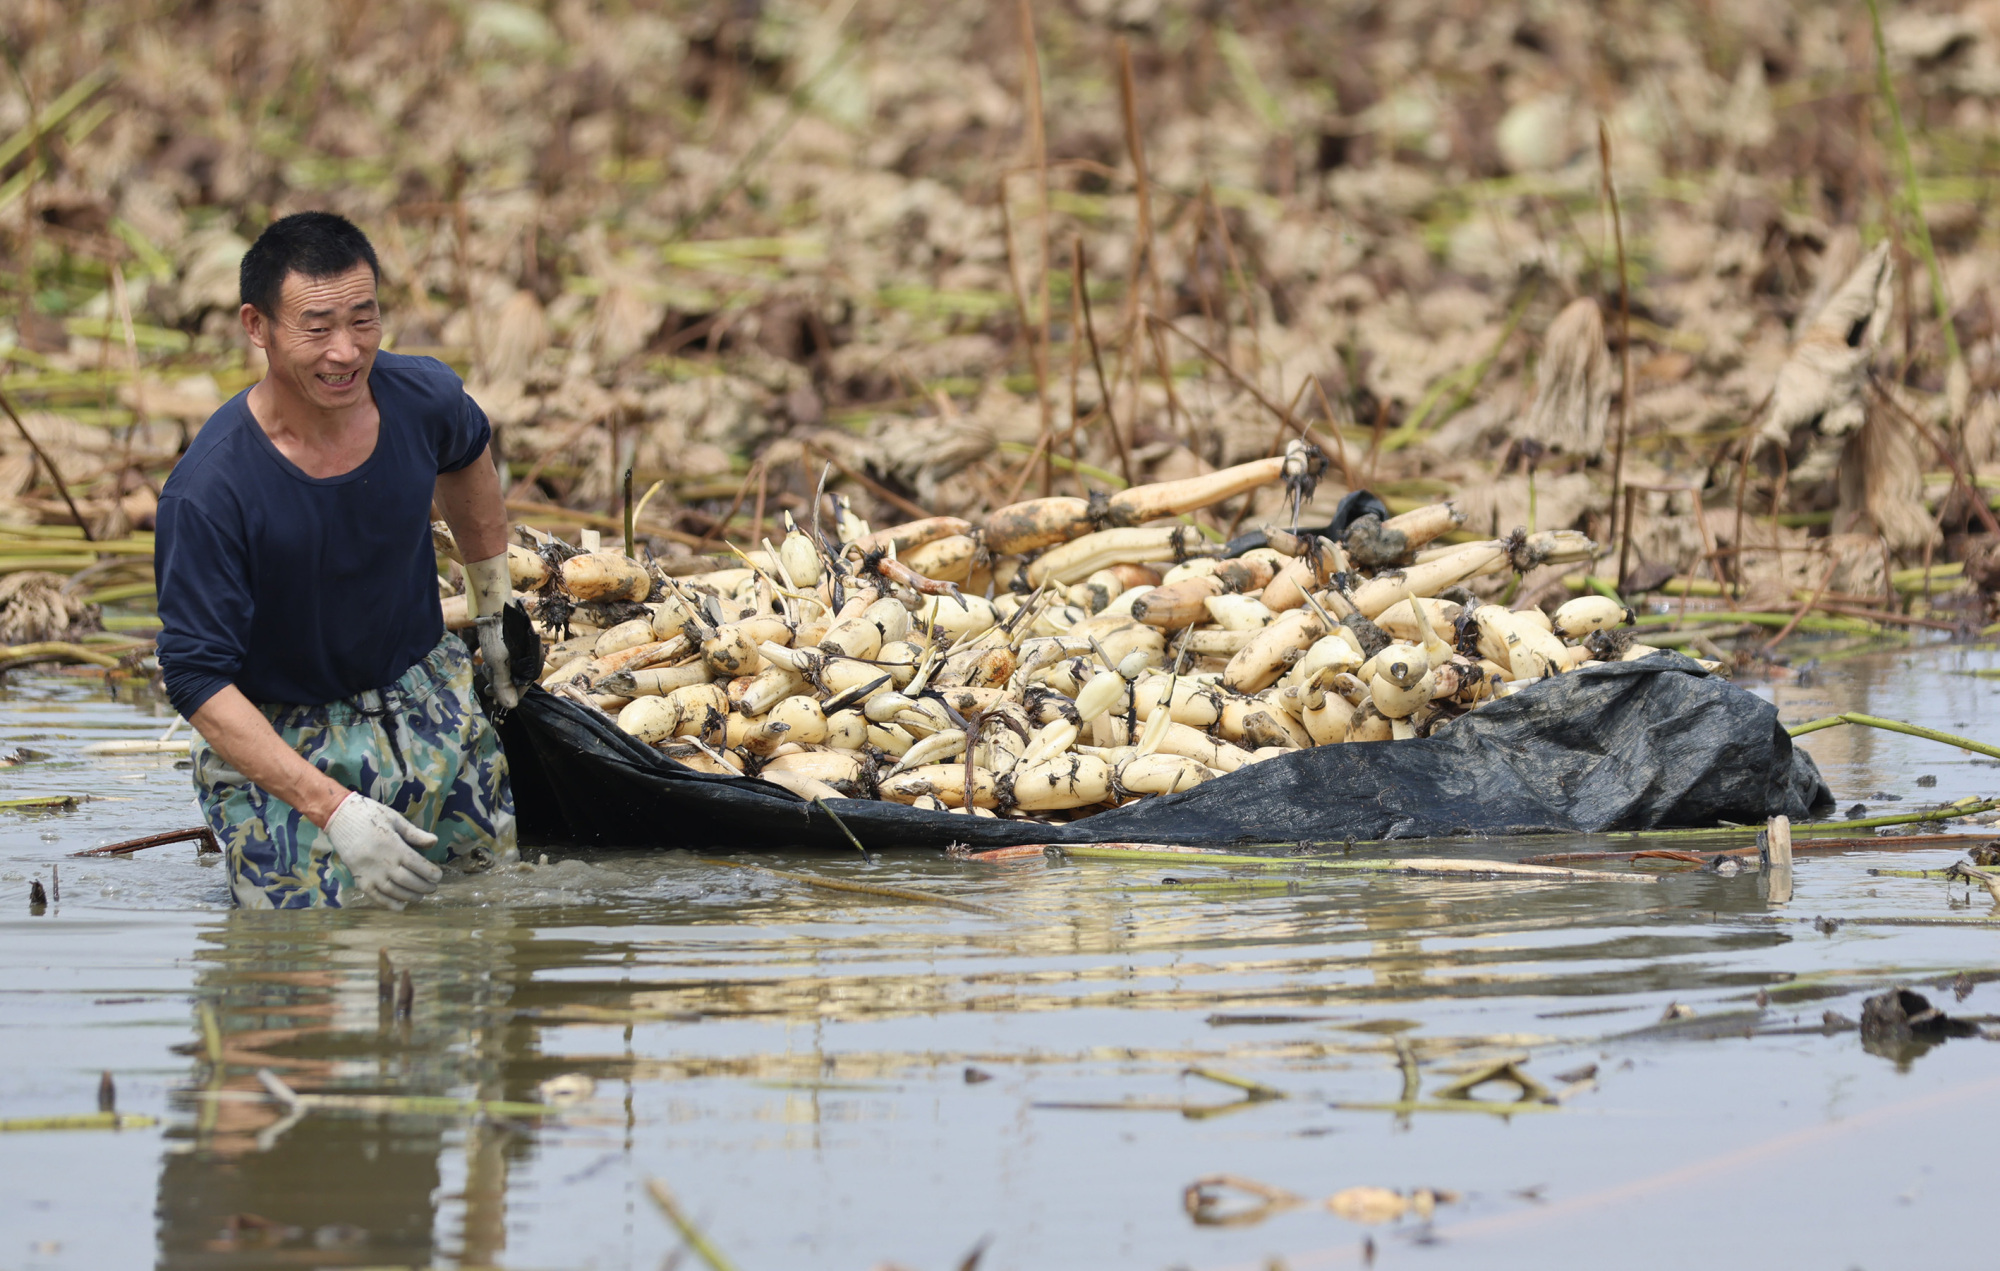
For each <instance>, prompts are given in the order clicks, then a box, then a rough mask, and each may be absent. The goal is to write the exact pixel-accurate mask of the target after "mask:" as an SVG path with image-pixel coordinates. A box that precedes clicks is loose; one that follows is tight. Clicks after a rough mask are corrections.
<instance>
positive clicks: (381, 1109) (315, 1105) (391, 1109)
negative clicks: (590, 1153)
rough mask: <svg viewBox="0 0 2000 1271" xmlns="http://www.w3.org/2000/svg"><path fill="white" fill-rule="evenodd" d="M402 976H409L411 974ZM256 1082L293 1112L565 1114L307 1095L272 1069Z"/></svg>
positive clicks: (525, 1107) (469, 1102) (504, 1102)
mask: <svg viewBox="0 0 2000 1271" xmlns="http://www.w3.org/2000/svg"><path fill="white" fill-rule="evenodd" d="M403 974H404V975H406V976H407V975H408V974H409V972H408V971H405V972H403ZM257 1080H258V1082H259V1083H260V1084H262V1085H263V1087H264V1091H265V1093H266V1094H268V1095H269V1096H270V1097H271V1098H272V1099H273V1100H275V1101H276V1102H278V1103H281V1104H283V1105H284V1106H285V1107H287V1108H290V1109H293V1110H294V1111H299V1110H303V1111H307V1112H311V1111H316V1110H324V1111H329V1112H361V1113H366V1114H369V1115H373V1116H444V1117H545V1116H553V1115H555V1114H556V1113H558V1112H560V1111H562V1109H560V1108H556V1107H551V1106H550V1105H548V1104H544V1103H517V1102H515V1101H513V1100H509V1099H454V1098H451V1097H450V1096H447V1095H395V1094H305V1093H301V1092H300V1091H297V1090H294V1089H292V1088H291V1087H290V1086H288V1085H286V1084H285V1083H284V1082H283V1081H282V1080H280V1079H279V1077H278V1075H277V1074H276V1073H274V1072H272V1071H271V1070H270V1069H269V1068H259V1069H258V1070H257Z"/></svg>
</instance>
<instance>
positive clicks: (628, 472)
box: [624, 468, 763, 560]
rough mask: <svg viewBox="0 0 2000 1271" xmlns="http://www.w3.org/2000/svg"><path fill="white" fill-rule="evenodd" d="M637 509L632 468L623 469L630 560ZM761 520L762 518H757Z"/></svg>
mask: <svg viewBox="0 0 2000 1271" xmlns="http://www.w3.org/2000/svg"><path fill="white" fill-rule="evenodd" d="M638 519H639V518H638V509H637V508H635V507H633V506H632V469H630V468H627V469H625V544H624V546H625V555H626V556H627V557H628V558H629V559H631V560H638V559H639V552H638V544H637V541H636V536H635V533H634V530H633V526H634V524H635V523H636V522H637V521H638ZM758 519H759V520H762V519H763V518H761V517H760V518H758Z"/></svg>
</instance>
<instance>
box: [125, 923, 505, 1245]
mask: <svg viewBox="0 0 2000 1271" xmlns="http://www.w3.org/2000/svg"><path fill="white" fill-rule="evenodd" d="M532 938H533V933H532V931H529V930H526V929H521V928H518V927H516V926H515V924H514V923H513V922H512V920H511V917H510V915H509V914H508V913H507V912H506V911H504V910H496V911H470V910H465V911H456V912H452V911H441V912H440V913H439V914H438V915H436V916H435V917H432V918H430V919H429V920H428V921H425V922H422V923H411V922H407V921H399V920H397V919H396V918H395V916H393V915H387V914H364V913H351V914H326V913H306V914H286V915H280V914H271V913H250V912H243V911H237V912H232V913H229V914H228V915H226V916H224V917H223V919H222V921H221V922H219V923H218V924H216V925H215V926H213V927H211V928H209V929H208V930H206V931H205V932H203V933H202V937H201V941H200V946H199V948H198V950H197V952H196V965H197V971H196V975H195V989H196V992H195V1002H196V1025H197V1031H198V1032H199V1033H200V1034H201V1036H202V1040H201V1041H199V1042H198V1043H196V1044H195V1046H194V1047H193V1049H195V1050H196V1052H197V1055H196V1063H195V1066H194V1070H193V1073H192V1078H191V1081H190V1083H189V1084H188V1085H187V1086H186V1087H185V1088H184V1089H183V1090H182V1091H181V1092H180V1095H181V1099H180V1102H182V1103H183V1104H184V1105H185V1107H186V1108H187V1111H188V1114H189V1115H188V1120H187V1122H186V1123H185V1124H184V1125H183V1126H182V1127H181V1128H180V1129H179V1130H178V1131H177V1132H176V1135H175V1137H176V1138H178V1139H179V1140H180V1142H179V1143H178V1144H177V1147H178V1148H179V1150H177V1151H173V1152H170V1153H169V1154H168V1155H167V1156H166V1157H165V1158H164V1164H163V1168H162V1171H161V1176H160V1197H159V1206H158V1213H159V1216H160V1224H161V1225H160V1238H159V1249H160V1265H161V1266H163V1267H172V1268H181V1267H186V1268H202V1267H217V1266H237V1265H242V1266H250V1265H256V1266H265V1265H271V1264H272V1263H273V1262H274V1261H276V1262H286V1261H293V1260H303V1261H304V1262H305V1263H309V1264H310V1265H320V1266H342V1265H374V1264H379V1263H382V1262H385V1261H387V1262H393V1263H397V1264H404V1263H408V1264H414V1265H422V1264H427V1263H429V1262H430V1261H431V1259H432V1257H433V1255H434V1253H438V1252H440V1251H443V1252H447V1253H448V1254H449V1255H450V1256H452V1257H453V1258H455V1259H457V1260H460V1261H462V1262H464V1263H467V1264H471V1265H491V1264H493V1263H495V1261H496V1260H497V1257H498V1255H499V1254H500V1253H501V1252H502V1251H503V1250H504V1248H505V1244H506V1221H505V1218H506V1193H507V1180H508V1174H509V1170H510V1166H511V1161H512V1160H513V1158H515V1157H518V1156H519V1155H521V1154H522V1153H523V1152H525V1151H526V1150H528V1139H527V1138H526V1137H524V1136H523V1135H522V1134H521V1133H520V1132H519V1130H518V1128H517V1127H513V1126H509V1125H495V1124H489V1123H484V1122H481V1123H476V1124H472V1125H470V1126H465V1125H462V1124H460V1123H458V1122H455V1121H451V1120H447V1119H442V1118H438V1117H432V1116H409V1115H369V1114H356V1113H351V1112H345V1111H313V1112H309V1113H307V1114H305V1115H303V1116H296V1115H289V1114H287V1112H286V1110H285V1109H284V1108H283V1107H282V1106H281V1105H280V1104H278V1103H276V1102H274V1101H272V1100H270V1099H269V1098H268V1097H267V1094H266V1091H265V1089H264V1087H263V1085H262V1084H261V1082H260V1080H259V1078H258V1075H257V1074H258V1072H259V1071H260V1070H267V1071H269V1072H271V1073H273V1074H275V1075H276V1076H278V1077H279V1078H280V1079H281V1080H282V1081H284V1082H285V1083H286V1084H287V1085H289V1086H290V1087H292V1088H293V1089H295V1090H297V1091H300V1092H310V1093H323V1092H339V1093H383V1094H393V1095H408V1094H447V1093H454V1094H463V1095H470V1096H473V1097H478V1098H483V1099H505V1098H513V1099H521V1098H527V1099H532V1098H533V1097H534V1095H533V1092H532V1090H528V1091H522V1090H518V1089H515V1090H509V1089H508V1088H507V1087H506V1085H505V1078H506V1073H507V1070H508V1068H509V1064H510V1061H513V1062H516V1063H518V1062H520V1061H523V1060H526V1059H528V1058H529V1057H530V1056H531V1054H532V1049H533V1041H534V1039H533V1037H532V1035H523V1036H521V1037H512V1038H510V1037H509V1036H508V1029H509V1024H510V1010H509V1006H508V1003H509V999H510V997H511V996H512V993H513V991H514V985H515V983H516V980H517V975H516V972H515V967H514V964H515V943H516V941H517V940H522V939H526V940H532ZM385 955H386V957H387V959H388V960H389V962H390V963H391V964H392V965H393V966H394V967H395V968H396V969H397V970H398V971H399V972H407V973H409V975H410V977H411V981H412V985H413V987H414V988H415V1000H414V1002H413V1005H412V1009H411V1010H410V1012H409V1014H408V1015H407V1016H402V1015H400V1014H399V1013H398V1011H397V1010H396V1007H395V1003H394V1001H393V998H392V996H388V995H384V994H383V993H381V992H380V991H379V987H378V966H379V963H380V960H381V959H382V958H383V957H384V956H385ZM218 1052H219V1062H217V1059H216V1055H217V1053H218ZM447 1151H451V1152H460V1153H463V1156H464V1158H465V1159H464V1163H465V1175H466V1181H465V1188H464V1193H463V1195H462V1196H460V1197H457V1198H455V1199H457V1200H458V1201H460V1202H461V1204H460V1206H459V1208H460V1210H461V1221H460V1224H459V1228H458V1230H456V1231H455V1232H452V1233H449V1235H448V1236H447V1237H446V1238H445V1239H444V1240H443V1242H442V1250H440V1247H439V1244H440V1242H439V1239H438V1237H437V1235H436V1234H435V1233H436V1231H437V1228H438V1210H439V1206H440V1204H441V1203H442V1202H443V1201H444V1200H445V1199H446V1198H445V1197H443V1196H442V1194H441V1193H442V1187H441V1181H442V1179H443V1172H442V1171H443V1164H442V1160H443V1157H444V1155H445V1154H446V1152H447Z"/></svg>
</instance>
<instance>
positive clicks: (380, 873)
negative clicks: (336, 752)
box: [325, 793, 444, 909]
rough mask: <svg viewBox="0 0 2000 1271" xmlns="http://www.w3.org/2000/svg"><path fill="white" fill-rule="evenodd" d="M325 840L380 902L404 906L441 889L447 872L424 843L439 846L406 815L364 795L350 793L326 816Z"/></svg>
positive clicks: (356, 881) (369, 894)
mask: <svg viewBox="0 0 2000 1271" xmlns="http://www.w3.org/2000/svg"><path fill="white" fill-rule="evenodd" d="M325 833H326V839H327V842H328V843H329V844H330V845H331V846H332V847H333V852H334V855H335V856H338V857H339V858H340V862H341V864H343V865H345V866H347V870H348V872H349V873H351V874H353V875H354V883H355V885H356V886H357V887H359V888H361V890H362V892H363V893H365V894H366V895H367V896H369V897H370V898H371V899H373V900H374V901H375V902H376V903H378V904H382V905H387V906H388V907H389V908H391V909H401V908H402V907H403V906H404V905H407V904H409V903H410V902H411V901H414V900H417V899H418V898H420V897H422V896H427V895H429V894H430V893H431V892H434V891H436V890H437V885H438V880H439V879H440V878H443V877H444V870H443V869H441V868H439V867H438V866H436V865H434V864H432V863H431V862H430V861H428V860H425V859H424V857H423V854H422V853H420V852H418V851H416V850H415V849H416V848H419V847H425V848H428V847H436V846H437V835H435V834H427V833H425V832H424V831H422V830H420V829H418V828H417V827H416V826H414V825H412V824H411V823H410V822H409V821H407V820H405V819H404V817H403V815H402V814H401V813H399V812H397V811H396V810H395V809H394V808H391V807H389V806H388V805H387V804H384V803H377V802H376V801H375V800H373V799H371V798H369V797H368V796H366V795H364V794H359V793H354V794H349V795H348V796H347V797H346V798H345V799H343V800H341V803H340V806H339V807H337V808H335V809H334V810H333V815H332V816H331V817H328V818H327V822H326V831H325Z"/></svg>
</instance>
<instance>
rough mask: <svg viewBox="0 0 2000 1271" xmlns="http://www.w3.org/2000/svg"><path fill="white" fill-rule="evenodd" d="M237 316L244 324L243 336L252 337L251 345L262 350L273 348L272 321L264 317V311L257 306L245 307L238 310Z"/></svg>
mask: <svg viewBox="0 0 2000 1271" xmlns="http://www.w3.org/2000/svg"><path fill="white" fill-rule="evenodd" d="M236 316H237V319H238V320H239V321H241V322H242V323H243V334H244V335H246V336H249V337H250V343H252V344H254V345H256V346H257V347H258V348H260V349H267V350H268V349H269V348H270V347H271V320H270V319H269V318H266V317H265V316H264V311H263V310H262V309H259V308H258V307H257V306H256V305H244V306H243V307H242V308H241V309H239V310H237V312H236Z"/></svg>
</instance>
